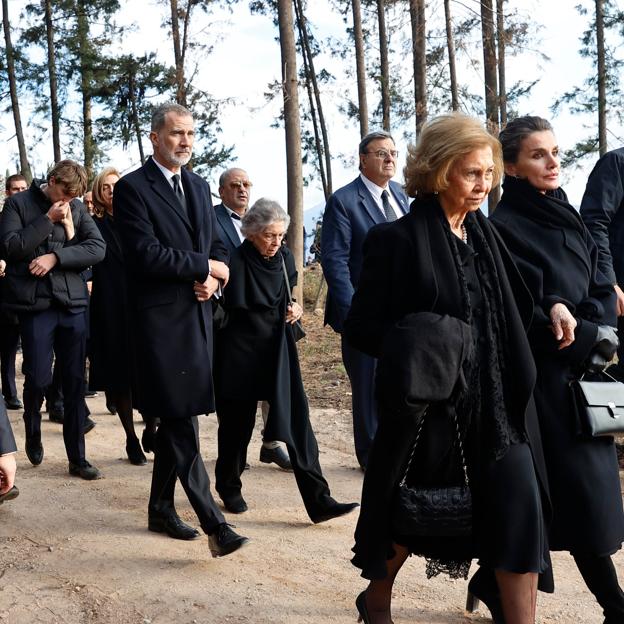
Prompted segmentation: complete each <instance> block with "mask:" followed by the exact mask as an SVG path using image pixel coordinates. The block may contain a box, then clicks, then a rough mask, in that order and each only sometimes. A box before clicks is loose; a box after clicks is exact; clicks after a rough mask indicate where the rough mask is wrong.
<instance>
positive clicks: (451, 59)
mask: <svg viewBox="0 0 624 624" xmlns="http://www.w3.org/2000/svg"><path fill="white" fill-rule="evenodd" d="M444 23H445V26H446V48H447V54H448V65H449V78H450V83H451V108H452V109H453V110H454V111H457V110H459V92H458V89H457V70H456V68H455V38H454V36H453V22H452V20H451V0H444Z"/></svg>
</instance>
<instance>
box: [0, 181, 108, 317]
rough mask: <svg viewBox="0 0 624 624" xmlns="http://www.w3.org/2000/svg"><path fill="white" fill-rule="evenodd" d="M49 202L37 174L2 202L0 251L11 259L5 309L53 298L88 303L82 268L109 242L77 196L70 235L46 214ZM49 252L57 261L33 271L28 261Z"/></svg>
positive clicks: (34, 306) (69, 304)
mask: <svg viewBox="0 0 624 624" xmlns="http://www.w3.org/2000/svg"><path fill="white" fill-rule="evenodd" d="M50 206H51V202H50V200H49V199H48V198H47V196H46V195H45V194H44V193H43V192H42V190H41V182H40V181H37V180H35V181H33V183H32V184H31V186H30V188H29V189H28V190H27V191H24V192H23V193H18V194H17V195H13V196H12V197H9V198H8V199H7V200H6V202H5V204H4V210H3V211H2V216H1V218H0V256H1V257H2V258H3V259H5V260H6V261H7V269H6V277H5V278H4V303H3V305H4V307H5V308H6V309H7V310H14V311H16V312H35V311H39V310H45V309H46V308H48V307H50V305H51V304H52V302H53V301H55V302H56V303H58V304H59V305H61V306H62V307H66V308H79V307H84V306H86V305H87V303H88V293H87V286H86V283H85V281H84V279H83V278H82V276H81V275H80V272H81V271H83V270H84V269H86V268H87V267H89V266H92V265H93V264H96V263H98V262H101V261H102V260H103V259H104V254H105V252H106V243H105V242H104V239H103V238H102V236H101V234H100V232H99V230H98V228H97V226H96V225H95V223H94V222H93V219H92V218H91V217H90V216H89V214H88V213H87V211H86V209H85V207H84V206H83V204H82V202H80V201H79V200H77V199H74V200H72V201H71V202H70V206H71V212H72V219H73V221H74V229H75V232H76V233H75V236H74V238H72V240H71V241H68V240H67V239H66V237H65V229H64V228H63V226H62V225H61V224H60V223H52V221H50V219H49V218H48V216H47V212H48V210H49V209H50ZM47 253H53V254H54V255H55V256H56V257H57V258H58V263H57V265H56V266H55V267H54V268H53V269H52V271H50V272H49V273H48V274H47V275H46V276H45V277H43V278H40V277H35V276H34V275H32V274H31V273H30V271H29V270H28V265H29V264H30V262H31V261H32V260H33V259H34V258H37V257H38V256H41V255H43V254H47Z"/></svg>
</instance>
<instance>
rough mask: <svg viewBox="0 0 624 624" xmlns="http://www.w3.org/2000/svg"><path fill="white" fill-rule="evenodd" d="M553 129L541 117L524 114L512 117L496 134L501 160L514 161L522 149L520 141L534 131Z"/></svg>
mask: <svg viewBox="0 0 624 624" xmlns="http://www.w3.org/2000/svg"><path fill="white" fill-rule="evenodd" d="M546 131H550V132H552V131H553V128H552V126H551V125H550V122H549V121H547V120H546V119H544V118H543V117H536V116H533V115H524V116H523V117H516V118H515V119H512V120H511V121H510V122H509V123H508V124H507V125H506V126H505V128H504V129H503V130H501V131H500V134H499V135H498V140H499V141H500V142H501V145H502V146H503V161H504V162H506V163H515V162H517V161H518V154H519V153H520V150H521V149H522V142H523V141H524V139H526V138H527V137H528V136H529V135H530V134H533V133H534V132H546Z"/></svg>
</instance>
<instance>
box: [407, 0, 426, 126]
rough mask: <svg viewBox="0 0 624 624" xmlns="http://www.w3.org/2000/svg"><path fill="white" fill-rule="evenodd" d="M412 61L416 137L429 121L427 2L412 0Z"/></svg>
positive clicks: (410, 4) (410, 6) (410, 5)
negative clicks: (426, 34) (426, 33)
mask: <svg viewBox="0 0 624 624" xmlns="http://www.w3.org/2000/svg"><path fill="white" fill-rule="evenodd" d="M409 8H410V22H411V25H412V59H413V63H414V108H415V110H416V136H418V135H419V134H420V130H421V128H422V125H423V124H424V123H425V121H426V120H427V38H426V36H425V0H410V3H409Z"/></svg>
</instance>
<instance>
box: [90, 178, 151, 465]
mask: <svg viewBox="0 0 624 624" xmlns="http://www.w3.org/2000/svg"><path fill="white" fill-rule="evenodd" d="M119 177H120V176H119V173H118V172H117V170H116V169H114V168H113V167H106V168H105V169H103V170H102V171H101V172H100V173H99V174H98V175H97V176H96V178H95V180H94V181H93V187H92V194H93V205H94V210H95V219H94V221H95V223H96V225H97V226H98V229H99V230H100V233H101V234H102V237H103V238H104V240H105V241H106V257H105V258H104V260H103V261H102V262H100V263H99V264H96V265H95V266H94V267H93V282H92V288H91V303H90V354H89V359H90V369H89V385H90V387H91V388H92V389H94V390H104V391H105V393H106V403H107V404H109V405H110V404H112V405H114V406H115V407H116V409H117V414H118V415H119V420H120V421H121V424H122V426H123V428H124V432H125V434H126V453H127V454H128V459H129V460H130V463H131V464H135V465H137V466H142V465H144V464H146V463H147V460H146V459H145V455H144V454H143V451H142V450H141V444H140V442H139V439H138V438H137V435H136V433H135V431H134V423H133V411H132V383H131V379H132V376H131V366H132V357H131V352H130V348H129V338H128V331H129V328H128V309H127V305H128V304H127V295H126V272H125V265H124V259H123V254H122V251H121V246H120V243H119V234H118V233H117V229H116V225H115V220H114V218H113V189H114V187H115V184H116V183H117V181H118V180H119Z"/></svg>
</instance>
